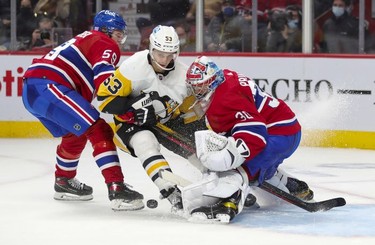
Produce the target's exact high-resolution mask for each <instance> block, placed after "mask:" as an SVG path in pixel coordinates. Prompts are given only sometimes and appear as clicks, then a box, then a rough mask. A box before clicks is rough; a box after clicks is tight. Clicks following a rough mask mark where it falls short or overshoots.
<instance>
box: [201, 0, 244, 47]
mask: <svg viewBox="0 0 375 245" xmlns="http://www.w3.org/2000/svg"><path fill="white" fill-rule="evenodd" d="M205 38H206V40H205V43H206V51H224V52H225V51H230V52H243V51H250V50H251V22H249V21H247V20H245V18H244V17H243V16H241V15H238V12H237V11H236V9H235V5H234V3H233V1H232V0H223V2H222V11H221V12H220V13H219V14H218V15H217V16H215V17H214V18H212V20H211V21H210V23H209V24H208V26H207V30H206V35H205Z"/></svg>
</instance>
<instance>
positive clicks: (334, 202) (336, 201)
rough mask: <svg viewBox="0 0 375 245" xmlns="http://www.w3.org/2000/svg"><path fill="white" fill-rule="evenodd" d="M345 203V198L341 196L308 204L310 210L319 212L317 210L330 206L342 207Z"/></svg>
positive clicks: (326, 209) (330, 207) (324, 209)
mask: <svg viewBox="0 0 375 245" xmlns="http://www.w3.org/2000/svg"><path fill="white" fill-rule="evenodd" d="M345 205H346V200H345V199H344V198H342V197H337V198H333V199H329V200H325V201H321V202H316V203H310V204H308V206H310V208H309V210H308V211H310V212H319V211H328V210H330V209H332V208H336V207H342V206H345Z"/></svg>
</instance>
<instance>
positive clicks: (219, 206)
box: [191, 190, 241, 223]
mask: <svg viewBox="0 0 375 245" xmlns="http://www.w3.org/2000/svg"><path fill="white" fill-rule="evenodd" d="M240 200H241V191H240V190H239V191H237V192H236V193H234V194H233V195H232V196H230V197H228V198H225V199H220V200H219V202H217V203H215V204H213V205H210V206H203V207H199V208H196V209H194V210H192V211H191V220H192V221H198V222H199V221H201V222H206V221H208V222H209V221H212V222H215V221H216V222H221V223H229V222H230V221H231V220H233V218H234V217H235V216H236V215H237V214H238V205H239V202H240Z"/></svg>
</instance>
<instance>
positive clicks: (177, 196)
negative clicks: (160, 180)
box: [160, 186, 183, 213]
mask: <svg viewBox="0 0 375 245" xmlns="http://www.w3.org/2000/svg"><path fill="white" fill-rule="evenodd" d="M160 194H161V196H162V198H163V199H164V198H166V199H167V200H168V201H169V202H170V203H171V204H172V212H173V213H177V212H179V211H182V209H183V206H182V197H181V191H180V190H179V189H178V188H177V187H176V186H175V187H170V188H169V189H168V190H166V189H163V190H161V191H160Z"/></svg>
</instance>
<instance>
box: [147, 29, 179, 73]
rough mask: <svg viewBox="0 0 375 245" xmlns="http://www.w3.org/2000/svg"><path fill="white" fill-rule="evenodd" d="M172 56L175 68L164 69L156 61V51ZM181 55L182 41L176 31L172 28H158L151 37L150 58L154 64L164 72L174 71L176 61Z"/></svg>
mask: <svg viewBox="0 0 375 245" xmlns="http://www.w3.org/2000/svg"><path fill="white" fill-rule="evenodd" d="M155 50H157V51H159V52H162V53H167V54H171V55H172V59H173V61H172V62H173V66H172V67H170V66H168V67H163V66H161V65H160V64H159V63H158V62H157V61H156V60H155V55H154V51H155ZM179 53H180V40H179V38H178V35H177V33H176V31H175V29H174V28H173V27H172V26H162V25H158V26H156V27H155V28H154V29H153V30H152V33H151V35H150V56H151V58H152V60H153V61H154V62H156V64H157V65H158V66H159V67H160V68H161V69H163V70H172V69H173V68H174V61H175V60H176V59H177V57H178V55H179Z"/></svg>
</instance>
